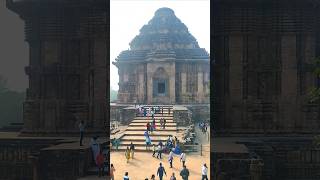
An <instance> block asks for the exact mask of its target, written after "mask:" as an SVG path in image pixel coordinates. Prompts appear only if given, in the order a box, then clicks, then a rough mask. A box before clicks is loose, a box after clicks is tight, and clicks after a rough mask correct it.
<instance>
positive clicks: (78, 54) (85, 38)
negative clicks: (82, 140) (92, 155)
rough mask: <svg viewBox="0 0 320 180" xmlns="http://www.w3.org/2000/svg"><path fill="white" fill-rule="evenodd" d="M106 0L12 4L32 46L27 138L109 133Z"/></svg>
mask: <svg viewBox="0 0 320 180" xmlns="http://www.w3.org/2000/svg"><path fill="white" fill-rule="evenodd" d="M106 5H107V4H106V1H104V0H97V1H88V0H80V1H77V2H75V1H72V0H66V1H50V0H44V1H28V0H21V1H14V0H7V7H8V8H9V9H11V10H12V11H14V12H16V13H18V14H19V15H20V17H21V18H22V19H23V20H24V21H25V37H26V38H25V39H26V41H27V43H28V44H29V47H30V64H29V66H27V67H26V74H27V75H28V76H29V81H30V83H29V87H28V89H27V96H26V101H25V102H24V114H23V119H24V124H25V126H24V129H23V130H22V132H23V133H24V134H25V135H53V136H55V135H67V134H74V133H77V135H78V131H79V130H78V124H79V122H80V121H81V120H83V121H84V123H85V124H86V125H87V131H88V133H89V132H91V133H93V134H101V133H104V132H105V123H106V120H107V117H108V114H107V110H106V107H107V105H106V102H107V101H106V99H107V94H108V93H107V79H108V77H107V72H108V70H107V65H108V63H107V61H106V59H107V47H108V44H107V40H106V38H107V37H108V35H107V32H106V29H107V9H106V8H107V7H106Z"/></svg>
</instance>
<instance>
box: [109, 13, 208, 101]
mask: <svg viewBox="0 0 320 180" xmlns="http://www.w3.org/2000/svg"><path fill="white" fill-rule="evenodd" d="M209 62H210V61H209V54H208V53H207V52H206V50H205V49H203V48H200V47H199V45H198V42H197V40H196V39H195V38H194V37H193V36H192V35H191V34H190V32H189V31H188V28H187V27H186V25H185V24H183V23H182V22H181V21H180V19H178V18H177V17H176V16H175V13H174V11H173V10H171V9H169V8H160V9H158V10H157V11H156V12H155V14H154V17H153V18H152V19H151V20H150V21H149V22H148V24H146V25H144V26H143V27H142V28H141V29H140V34H139V35H137V36H136V37H135V38H134V39H133V40H132V41H131V43H130V50H126V51H123V52H121V53H120V55H119V56H118V58H117V59H116V62H115V63H114V64H115V65H116V66H117V67H118V70H119V92H118V102H119V103H143V104H194V103H209V75H210V74H209V73H210V71H209V70H210V68H209Z"/></svg>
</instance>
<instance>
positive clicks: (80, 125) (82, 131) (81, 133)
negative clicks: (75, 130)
mask: <svg viewBox="0 0 320 180" xmlns="http://www.w3.org/2000/svg"><path fill="white" fill-rule="evenodd" d="M79 131H80V146H83V144H82V141H83V134H84V122H83V121H80V123H79Z"/></svg>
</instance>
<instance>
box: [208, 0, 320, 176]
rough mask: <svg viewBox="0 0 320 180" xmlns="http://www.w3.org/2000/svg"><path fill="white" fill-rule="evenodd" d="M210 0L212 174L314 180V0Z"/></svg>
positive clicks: (316, 10)
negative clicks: (211, 7)
mask: <svg viewBox="0 0 320 180" xmlns="http://www.w3.org/2000/svg"><path fill="white" fill-rule="evenodd" d="M213 3H214V9H213V13H214V16H213V18H214V20H213V21H214V23H215V24H214V28H213V29H214V33H213V36H214V41H213V43H214V51H215V53H214V55H215V64H214V69H213V73H214V87H215V89H214V91H215V92H214V93H213V94H214V98H213V99H214V104H213V105H214V107H213V110H214V112H212V113H213V114H214V115H215V119H214V128H215V133H216V134H215V136H214V137H212V138H211V139H212V140H213V141H212V147H211V149H212V155H211V156H212V157H213V159H214V161H212V162H211V163H212V166H215V168H214V169H213V170H212V171H213V172H214V174H215V179H219V180H220V179H221V180H222V179H223V180H231V179H255V180H291V179H299V180H304V179H319V178H320V176H319V172H320V166H319V162H320V159H319V155H320V151H319V148H318V147H317V146H314V144H313V143H312V142H313V137H312V136H313V135H315V134H317V133H319V126H320V123H319V122H320V121H319V114H320V113H319V110H320V108H319V107H320V106H319V104H316V103H310V102H309V100H308V93H309V91H310V89H311V88H312V87H315V86H317V85H319V84H317V82H318V81H319V80H318V79H317V78H316V77H314V74H313V69H314V68H313V66H312V61H313V59H314V58H315V57H318V56H319V55H320V49H319V47H320V46H319V45H320V43H319V42H320V41H319V37H320V36H319V32H320V31H319V30H320V29H319V28H320V23H319V19H320V13H319V12H320V11H319V10H320V4H319V2H318V1H312V0H306V1H300V0H290V1H289V0H277V1H276V0H260V1H257V0H242V1H236V0H215V1H214V2H213ZM217 136H220V137H217ZM228 136H232V137H230V138H229V137H228ZM212 166H211V167H212Z"/></svg>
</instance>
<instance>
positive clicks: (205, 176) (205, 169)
mask: <svg viewBox="0 0 320 180" xmlns="http://www.w3.org/2000/svg"><path fill="white" fill-rule="evenodd" d="M201 174H202V179H201V180H205V179H206V180H208V167H207V165H206V164H204V165H203V166H202V169H201Z"/></svg>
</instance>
